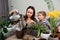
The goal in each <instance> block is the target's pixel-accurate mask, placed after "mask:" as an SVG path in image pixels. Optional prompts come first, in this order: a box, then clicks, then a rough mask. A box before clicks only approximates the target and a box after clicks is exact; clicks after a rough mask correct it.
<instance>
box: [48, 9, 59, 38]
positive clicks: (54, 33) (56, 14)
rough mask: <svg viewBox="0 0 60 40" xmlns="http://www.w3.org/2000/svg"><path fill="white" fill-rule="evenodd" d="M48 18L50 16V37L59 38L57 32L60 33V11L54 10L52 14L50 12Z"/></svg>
mask: <svg viewBox="0 0 60 40" xmlns="http://www.w3.org/2000/svg"><path fill="white" fill-rule="evenodd" d="M48 16H49V22H50V24H51V27H52V29H51V35H50V37H52V38H54V39H55V38H57V31H58V28H57V25H56V24H57V18H58V17H59V11H58V10H53V11H51V12H48Z"/></svg>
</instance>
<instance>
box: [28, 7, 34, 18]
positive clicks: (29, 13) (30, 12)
mask: <svg viewBox="0 0 60 40" xmlns="http://www.w3.org/2000/svg"><path fill="white" fill-rule="evenodd" d="M32 15H33V10H32V9H31V8H30V9H28V10H27V17H28V18H31V17H32Z"/></svg>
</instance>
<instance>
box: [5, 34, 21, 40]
mask: <svg viewBox="0 0 60 40" xmlns="http://www.w3.org/2000/svg"><path fill="white" fill-rule="evenodd" d="M6 40H22V39H17V38H16V36H15V35H12V36H10V37H8V38H7V39H6Z"/></svg>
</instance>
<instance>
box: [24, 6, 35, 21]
mask: <svg viewBox="0 0 60 40" xmlns="http://www.w3.org/2000/svg"><path fill="white" fill-rule="evenodd" d="M30 8H31V9H32V10H33V15H32V16H31V19H32V20H33V21H36V19H35V8H34V7H33V6H29V7H28V8H27V9H26V15H25V16H24V19H25V21H27V18H28V17H27V10H28V9H30Z"/></svg>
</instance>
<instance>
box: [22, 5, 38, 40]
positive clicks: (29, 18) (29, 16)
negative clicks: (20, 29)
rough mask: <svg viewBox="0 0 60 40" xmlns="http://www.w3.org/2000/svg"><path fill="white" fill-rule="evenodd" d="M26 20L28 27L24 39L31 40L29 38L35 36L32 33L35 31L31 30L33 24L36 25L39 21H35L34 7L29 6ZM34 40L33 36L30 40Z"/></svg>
mask: <svg viewBox="0 0 60 40" xmlns="http://www.w3.org/2000/svg"><path fill="white" fill-rule="evenodd" d="M24 20H25V22H26V24H27V25H28V26H27V25H26V26H27V29H26V30H27V31H26V32H25V36H24V37H23V39H26V40H29V39H28V38H29V37H30V36H31V35H33V34H34V33H33V32H32V31H33V30H31V28H32V27H31V24H32V23H36V22H37V20H36V19H35V8H34V7H33V6H29V7H28V8H27V9H26V15H25V16H24ZM31 38H32V36H31V37H30V39H31Z"/></svg>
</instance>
